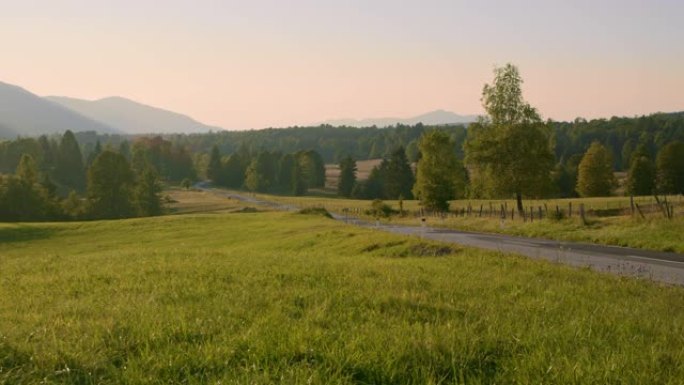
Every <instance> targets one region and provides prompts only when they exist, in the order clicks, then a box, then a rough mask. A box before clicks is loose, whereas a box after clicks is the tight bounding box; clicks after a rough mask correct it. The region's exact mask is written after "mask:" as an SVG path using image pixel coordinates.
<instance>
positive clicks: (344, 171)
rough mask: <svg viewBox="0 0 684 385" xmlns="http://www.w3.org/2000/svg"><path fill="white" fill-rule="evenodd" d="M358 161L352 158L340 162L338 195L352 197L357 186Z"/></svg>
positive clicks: (348, 157)
mask: <svg viewBox="0 0 684 385" xmlns="http://www.w3.org/2000/svg"><path fill="white" fill-rule="evenodd" d="M356 170H357V169H356V161H355V160H354V159H353V158H352V157H351V156H347V157H346V158H344V159H342V160H341V161H340V175H339V177H338V179H337V194H338V195H340V196H343V197H347V198H349V197H351V195H352V191H353V190H354V185H355V184H356Z"/></svg>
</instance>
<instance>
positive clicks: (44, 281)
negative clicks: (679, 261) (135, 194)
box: [0, 193, 684, 384]
mask: <svg viewBox="0 0 684 385" xmlns="http://www.w3.org/2000/svg"><path fill="white" fill-rule="evenodd" d="M188 194H190V198H192V199H197V200H200V199H199V198H197V195H193V193H188ZM177 197H180V196H179V195H177ZM192 199H190V200H192ZM181 203H182V202H180V203H178V204H181ZM188 206H192V204H191V203H188ZM219 210H223V208H219ZM0 290H1V292H2V295H0V384H37V383H47V384H139V383H152V384H219V383H220V384H245V383H250V384H273V383H289V384H290V383H291V384H299V383H301V384H303V383H307V384H454V383H467V384H491V383H529V384H540V383H549V384H551V383H555V384H618V383H619V384H645V383H659V384H681V383H682V379H683V378H684V349H683V348H682V347H683V346H684V288H681V287H668V286H663V285H658V284H655V283H651V282H647V281H639V280H636V279H630V278H619V277H614V276H608V275H602V274H599V273H596V272H593V271H590V270H587V269H583V270H575V269H572V268H569V267H565V266H561V265H554V264H551V263H547V262H541V261H532V260H528V259H524V258H518V257H513V256H503V255H500V254H497V253H492V252H484V251H476V250H471V249H459V248H453V247H450V246H445V245H442V244H438V243H425V242H422V241H420V240H419V239H416V238H407V237H401V236H397V235H391V234H385V233H378V232H374V231H372V230H368V229H362V228H356V227H351V226H346V225H344V224H342V223H340V222H337V221H333V220H329V219H325V218H323V217H320V216H308V215H302V214H295V213H279V212H260V213H212V214H185V215H172V216H166V217H158V218H149V219H130V220H121V221H102V222H88V223H59V224H56V223H55V224H51V223H47V224H11V225H9V224H2V225H0Z"/></svg>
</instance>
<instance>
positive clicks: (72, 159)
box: [55, 130, 85, 190]
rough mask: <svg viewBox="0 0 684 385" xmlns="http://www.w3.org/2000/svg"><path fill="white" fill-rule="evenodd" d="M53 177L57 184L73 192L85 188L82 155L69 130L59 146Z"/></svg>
mask: <svg viewBox="0 0 684 385" xmlns="http://www.w3.org/2000/svg"><path fill="white" fill-rule="evenodd" d="M55 177H56V179H57V181H58V182H59V183H61V184H63V185H65V186H67V187H71V188H73V189H75V190H82V189H83V187H84V186H85V168H84V167H83V155H81V148H80V147H79V145H78V142H77V141H76V137H75V136H74V134H73V132H71V131H69V130H67V131H66V132H65V133H64V135H63V136H62V141H61V142H60V144H59V154H58V155H57V165H56V170H55Z"/></svg>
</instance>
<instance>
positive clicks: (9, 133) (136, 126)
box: [0, 82, 477, 139]
mask: <svg viewBox="0 0 684 385" xmlns="http://www.w3.org/2000/svg"><path fill="white" fill-rule="evenodd" d="M476 119H477V117H476V116H475V115H458V114H456V113H453V112H450V111H444V110H437V111H433V112H429V113H426V114H423V115H419V116H416V117H413V118H407V119H401V118H383V119H363V120H353V119H338V120H328V121H326V122H324V123H322V124H328V125H332V126H348V127H370V126H376V127H388V126H393V125H395V124H397V123H401V124H407V125H415V124H417V123H423V124H425V125H443V124H460V123H471V122H473V121H475V120H476ZM66 130H72V131H74V132H80V131H96V132H99V133H108V134H123V135H137V134H171V133H201V132H208V131H220V130H222V128H220V127H212V126H208V125H206V124H203V123H200V122H198V121H196V120H194V119H192V118H190V117H188V116H185V115H182V114H179V113H176V112H172V111H167V110H163V109H161V108H157V107H152V106H147V105H144V104H141V103H138V102H135V101H132V100H129V99H125V98H122V97H116V96H115V97H109V98H104V99H100V100H94V101H90V100H82V99H74V98H69V97H63V96H48V97H40V96H38V95H35V94H32V93H31V92H29V91H27V90H25V89H23V88H21V87H18V86H15V85H11V84H7V83H3V82H0V138H5V139H11V138H15V137H17V136H39V135H43V134H55V133H63V132H64V131H66Z"/></svg>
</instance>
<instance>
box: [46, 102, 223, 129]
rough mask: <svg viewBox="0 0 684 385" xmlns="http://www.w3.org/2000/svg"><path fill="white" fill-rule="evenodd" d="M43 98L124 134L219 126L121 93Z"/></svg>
mask: <svg viewBox="0 0 684 385" xmlns="http://www.w3.org/2000/svg"><path fill="white" fill-rule="evenodd" d="M46 99H47V100H50V101H52V102H55V103H58V104H60V105H62V106H63V107H66V108H69V109H71V110H73V111H75V112H78V113H79V114H81V115H83V116H87V117H89V118H91V119H94V120H97V121H100V122H103V123H105V124H107V125H109V126H112V127H115V128H116V129H118V130H120V131H123V132H125V133H127V134H149V133H159V134H167V133H187V134H189V133H196V132H208V131H212V130H213V131H219V130H221V129H220V128H217V127H211V126H207V125H205V124H202V123H200V122H198V121H196V120H194V119H192V118H190V117H188V116H185V115H182V114H178V113H176V112H172V111H167V110H163V109H161V108H156V107H151V106H147V105H144V104H141V103H138V102H134V101H132V100H129V99H125V98H121V97H109V98H104V99H100V100H94V101H90V100H82V99H74V98H67V97H62V96H48V97H46Z"/></svg>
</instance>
